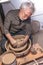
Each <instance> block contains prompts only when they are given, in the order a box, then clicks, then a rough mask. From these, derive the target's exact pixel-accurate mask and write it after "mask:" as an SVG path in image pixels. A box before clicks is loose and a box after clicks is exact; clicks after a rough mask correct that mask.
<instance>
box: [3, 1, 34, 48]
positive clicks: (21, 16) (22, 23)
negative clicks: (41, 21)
mask: <svg viewBox="0 0 43 65" xmlns="http://www.w3.org/2000/svg"><path fill="white" fill-rule="evenodd" d="M33 13H34V4H33V3H32V2H24V3H22V4H21V6H20V9H19V10H11V11H9V12H8V13H7V15H6V18H5V22H4V33H5V36H6V38H7V39H8V40H9V41H10V43H11V45H13V46H14V47H15V46H16V45H17V44H16V43H17V41H16V40H15V39H13V37H12V34H25V35H26V37H25V39H24V40H23V41H22V42H21V44H22V43H26V42H27V40H28V39H29V37H30V35H31V31H32V27H31V18H30V16H31V15H32V14H33ZM3 45H4V44H3Z"/></svg>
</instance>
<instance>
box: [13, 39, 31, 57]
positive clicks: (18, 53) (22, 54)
mask: <svg viewBox="0 0 43 65" xmlns="http://www.w3.org/2000/svg"><path fill="white" fill-rule="evenodd" d="M30 49H31V40H30V39H29V42H28V43H27V48H26V49H25V50H23V51H21V52H14V54H15V56H16V57H22V56H24V55H26V54H28V53H29V51H30Z"/></svg>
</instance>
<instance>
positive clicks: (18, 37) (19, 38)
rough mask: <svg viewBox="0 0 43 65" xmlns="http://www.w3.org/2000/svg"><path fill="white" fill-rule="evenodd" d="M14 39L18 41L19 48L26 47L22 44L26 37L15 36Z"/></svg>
mask: <svg viewBox="0 0 43 65" xmlns="http://www.w3.org/2000/svg"><path fill="white" fill-rule="evenodd" d="M13 38H14V39H15V40H16V41H17V43H16V44H17V47H21V46H23V45H25V43H22V44H21V43H20V42H21V41H23V40H24V38H25V35H15V36H13Z"/></svg>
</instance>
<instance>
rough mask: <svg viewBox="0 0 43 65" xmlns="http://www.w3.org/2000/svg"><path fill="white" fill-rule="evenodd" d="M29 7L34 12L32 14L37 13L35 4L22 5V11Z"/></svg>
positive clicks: (26, 3)
mask: <svg viewBox="0 0 43 65" xmlns="http://www.w3.org/2000/svg"><path fill="white" fill-rule="evenodd" d="M27 7H29V8H30V9H31V11H32V13H34V11H35V7H34V4H33V3H32V2H24V3H22V4H21V6H20V9H26V8H27Z"/></svg>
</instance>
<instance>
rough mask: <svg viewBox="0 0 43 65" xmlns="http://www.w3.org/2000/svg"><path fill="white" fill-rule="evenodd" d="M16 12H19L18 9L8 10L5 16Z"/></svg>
mask: <svg viewBox="0 0 43 65" xmlns="http://www.w3.org/2000/svg"><path fill="white" fill-rule="evenodd" d="M18 12H19V10H18V9H16V10H10V11H8V13H7V14H6V17H7V16H12V15H16V14H17V13H18Z"/></svg>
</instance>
